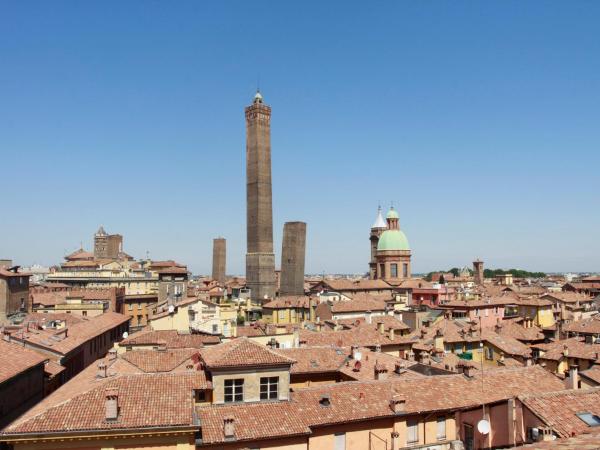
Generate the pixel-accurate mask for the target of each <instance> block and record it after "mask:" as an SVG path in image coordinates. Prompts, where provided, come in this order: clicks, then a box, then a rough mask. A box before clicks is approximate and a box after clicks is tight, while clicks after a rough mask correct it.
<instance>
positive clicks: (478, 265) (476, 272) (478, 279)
mask: <svg viewBox="0 0 600 450" xmlns="http://www.w3.org/2000/svg"><path fill="white" fill-rule="evenodd" d="M473 278H474V279H475V284H479V285H483V278H484V277H483V261H481V260H480V259H479V258H477V260H476V261H473Z"/></svg>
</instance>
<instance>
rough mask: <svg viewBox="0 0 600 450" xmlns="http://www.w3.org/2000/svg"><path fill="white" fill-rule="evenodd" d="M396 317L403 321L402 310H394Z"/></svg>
mask: <svg viewBox="0 0 600 450" xmlns="http://www.w3.org/2000/svg"><path fill="white" fill-rule="evenodd" d="M394 319H396V320H399V321H400V322H402V311H398V310H397V309H396V310H394Z"/></svg>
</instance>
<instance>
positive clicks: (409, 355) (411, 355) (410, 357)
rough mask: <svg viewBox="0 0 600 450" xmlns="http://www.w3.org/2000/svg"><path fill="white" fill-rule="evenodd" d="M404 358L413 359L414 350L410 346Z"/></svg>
mask: <svg viewBox="0 0 600 450" xmlns="http://www.w3.org/2000/svg"><path fill="white" fill-rule="evenodd" d="M406 358H407V359H408V360H409V361H414V360H415V352H413V350H412V348H411V349H410V350H409V351H408V353H407V357H406Z"/></svg>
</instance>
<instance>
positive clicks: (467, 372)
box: [463, 364, 475, 378]
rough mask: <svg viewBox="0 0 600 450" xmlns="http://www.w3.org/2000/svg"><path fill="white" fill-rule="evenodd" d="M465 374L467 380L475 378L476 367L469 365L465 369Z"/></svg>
mask: <svg viewBox="0 0 600 450" xmlns="http://www.w3.org/2000/svg"><path fill="white" fill-rule="evenodd" d="M463 373H464V374H465V376H466V377H467V378H473V377H474V376H475V367H474V366H472V365H471V364H467V365H465V366H464V368H463Z"/></svg>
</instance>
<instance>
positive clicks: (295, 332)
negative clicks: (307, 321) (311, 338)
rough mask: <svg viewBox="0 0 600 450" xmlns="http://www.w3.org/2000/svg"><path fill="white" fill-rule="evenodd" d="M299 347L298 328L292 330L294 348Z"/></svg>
mask: <svg viewBox="0 0 600 450" xmlns="http://www.w3.org/2000/svg"><path fill="white" fill-rule="evenodd" d="M298 347H300V330H298V327H295V328H294V348H298Z"/></svg>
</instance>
